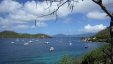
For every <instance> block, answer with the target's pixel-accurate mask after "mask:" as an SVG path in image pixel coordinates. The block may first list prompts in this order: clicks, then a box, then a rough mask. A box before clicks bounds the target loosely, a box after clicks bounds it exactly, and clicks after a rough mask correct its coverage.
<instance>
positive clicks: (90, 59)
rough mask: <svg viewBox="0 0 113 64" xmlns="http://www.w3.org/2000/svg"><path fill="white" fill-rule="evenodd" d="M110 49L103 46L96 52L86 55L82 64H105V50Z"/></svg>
mask: <svg viewBox="0 0 113 64" xmlns="http://www.w3.org/2000/svg"><path fill="white" fill-rule="evenodd" d="M108 48H110V46H108V45H106V46H102V47H100V48H97V49H96V50H94V51H92V52H90V53H88V54H86V55H85V56H84V57H83V60H82V63H81V64H101V63H102V64H104V62H106V59H107V58H106V57H107V55H106V54H105V53H104V52H103V50H106V49H108Z"/></svg>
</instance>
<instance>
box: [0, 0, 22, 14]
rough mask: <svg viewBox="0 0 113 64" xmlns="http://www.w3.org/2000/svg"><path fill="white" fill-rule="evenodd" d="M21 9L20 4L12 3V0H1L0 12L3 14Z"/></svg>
mask: <svg viewBox="0 0 113 64" xmlns="http://www.w3.org/2000/svg"><path fill="white" fill-rule="evenodd" d="M21 7H22V5H21V4H19V3H18V2H16V1H12V0H3V1H2V2H1V3H0V12H1V13H4V12H13V11H16V10H18V9H20V8H21Z"/></svg>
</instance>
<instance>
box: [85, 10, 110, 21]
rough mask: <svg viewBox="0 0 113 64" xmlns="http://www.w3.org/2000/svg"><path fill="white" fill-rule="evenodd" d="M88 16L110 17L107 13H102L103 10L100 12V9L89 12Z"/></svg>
mask: <svg viewBox="0 0 113 64" xmlns="http://www.w3.org/2000/svg"><path fill="white" fill-rule="evenodd" d="M87 17H88V18H91V19H106V18H108V17H107V14H106V13H102V12H98V11H93V12H89V13H88V14H87Z"/></svg>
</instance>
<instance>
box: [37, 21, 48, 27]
mask: <svg viewBox="0 0 113 64" xmlns="http://www.w3.org/2000/svg"><path fill="white" fill-rule="evenodd" d="M36 26H37V27H46V26H47V24H46V23H45V22H40V21H39V22H37V24H36Z"/></svg>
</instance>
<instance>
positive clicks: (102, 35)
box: [90, 27, 110, 41]
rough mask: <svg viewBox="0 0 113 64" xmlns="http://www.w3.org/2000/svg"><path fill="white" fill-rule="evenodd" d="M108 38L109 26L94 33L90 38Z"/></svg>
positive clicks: (97, 39)
mask: <svg viewBox="0 0 113 64" xmlns="http://www.w3.org/2000/svg"><path fill="white" fill-rule="evenodd" d="M109 39H110V28H109V27H108V28H106V29H104V30H102V31H100V32H98V33H97V34H96V35H94V36H92V37H91V39H90V40H92V41H109Z"/></svg>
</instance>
